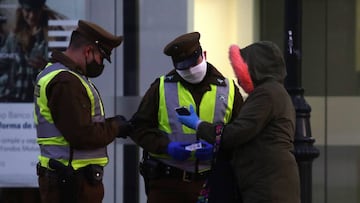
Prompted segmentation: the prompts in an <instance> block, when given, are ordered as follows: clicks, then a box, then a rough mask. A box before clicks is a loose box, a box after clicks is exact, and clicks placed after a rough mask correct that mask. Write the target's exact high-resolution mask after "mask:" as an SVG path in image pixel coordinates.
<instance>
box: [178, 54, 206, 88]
mask: <svg viewBox="0 0 360 203" xmlns="http://www.w3.org/2000/svg"><path fill="white" fill-rule="evenodd" d="M206 70H207V63H206V60H205V57H204V53H203V54H202V61H201V63H199V64H198V65H196V66H193V67H191V68H189V69H186V70H176V72H177V73H178V74H179V75H180V76H181V77H182V78H183V79H184V80H186V81H187V82H189V83H192V84H197V83H200V82H201V81H202V80H203V79H204V77H205V75H206Z"/></svg>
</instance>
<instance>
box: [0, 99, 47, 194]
mask: <svg viewBox="0 0 360 203" xmlns="http://www.w3.org/2000/svg"><path fill="white" fill-rule="evenodd" d="M33 109H34V105H33V103H0V187H18V186H21V187H24V186H28V187H37V186H38V184H37V175H36V164H37V162H38V159H37V157H38V155H39V154H40V151H39V146H38V145H37V143H36V129H35V125H34V116H33Z"/></svg>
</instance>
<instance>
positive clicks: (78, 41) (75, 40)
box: [69, 31, 92, 49]
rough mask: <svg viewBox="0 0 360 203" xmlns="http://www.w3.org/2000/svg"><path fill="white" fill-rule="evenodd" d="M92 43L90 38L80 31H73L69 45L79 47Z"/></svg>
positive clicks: (74, 47)
mask: <svg viewBox="0 0 360 203" xmlns="http://www.w3.org/2000/svg"><path fill="white" fill-rule="evenodd" d="M89 44H92V43H91V42H90V41H89V40H87V39H86V38H85V37H83V36H82V35H81V34H80V33H79V32H78V31H73V32H72V33H71V38H70V43H69V47H70V48H72V49H78V48H81V47H83V46H86V45H89Z"/></svg>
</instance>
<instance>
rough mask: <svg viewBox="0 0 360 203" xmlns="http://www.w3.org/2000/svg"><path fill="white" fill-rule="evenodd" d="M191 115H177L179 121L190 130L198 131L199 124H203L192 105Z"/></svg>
mask: <svg viewBox="0 0 360 203" xmlns="http://www.w3.org/2000/svg"><path fill="white" fill-rule="evenodd" d="M189 110H190V115H179V114H178V113H176V116H177V118H178V120H179V121H180V122H181V123H182V124H183V125H186V126H187V127H189V128H192V129H194V130H196V128H197V126H198V124H199V123H200V122H201V120H200V119H199V117H198V116H197V115H196V112H195V110H194V107H193V106H192V105H191V104H190V108H189Z"/></svg>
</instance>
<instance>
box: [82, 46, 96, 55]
mask: <svg viewBox="0 0 360 203" xmlns="http://www.w3.org/2000/svg"><path fill="white" fill-rule="evenodd" d="M93 52H94V47H93V46H92V45H90V44H89V45H86V46H85V47H84V49H83V54H84V56H85V57H89V56H90V55H91V54H92V53H93Z"/></svg>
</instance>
